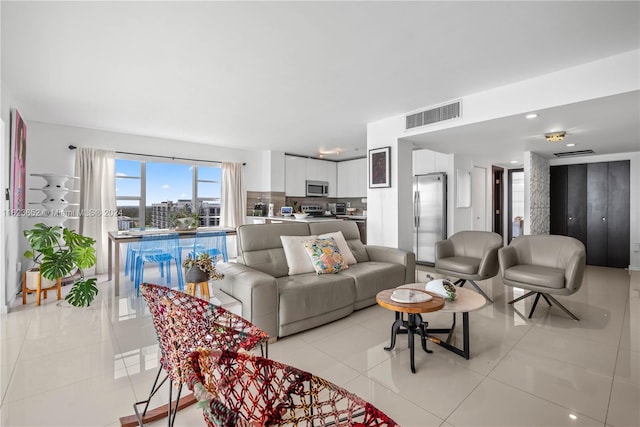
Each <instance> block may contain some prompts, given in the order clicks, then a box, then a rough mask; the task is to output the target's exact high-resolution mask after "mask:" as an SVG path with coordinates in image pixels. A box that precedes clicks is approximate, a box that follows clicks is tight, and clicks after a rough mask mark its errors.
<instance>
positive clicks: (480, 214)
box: [471, 166, 487, 231]
mask: <svg viewBox="0 0 640 427" xmlns="http://www.w3.org/2000/svg"><path fill="white" fill-rule="evenodd" d="M471 212H472V215H473V218H472V221H471V227H472V229H473V230H478V231H487V169H486V168H481V167H478V166H474V167H473V176H472V177H471Z"/></svg>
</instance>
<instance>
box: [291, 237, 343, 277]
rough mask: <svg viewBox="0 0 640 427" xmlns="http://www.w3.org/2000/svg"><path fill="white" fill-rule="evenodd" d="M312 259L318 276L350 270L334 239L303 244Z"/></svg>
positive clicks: (316, 240)
mask: <svg viewBox="0 0 640 427" xmlns="http://www.w3.org/2000/svg"><path fill="white" fill-rule="evenodd" d="M302 244H303V245H304V248H305V249H306V250H307V254H309V258H311V264H313V268H315V270H316V273H318V274H327V273H337V272H338V271H341V270H346V269H347V268H349V266H348V265H347V262H346V261H345V260H344V258H343V257H342V255H340V250H339V249H338V244H337V243H336V240H335V239H334V238H333V237H327V238H324V239H314V240H308V241H306V242H303V243H302Z"/></svg>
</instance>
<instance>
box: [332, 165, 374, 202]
mask: <svg viewBox="0 0 640 427" xmlns="http://www.w3.org/2000/svg"><path fill="white" fill-rule="evenodd" d="M337 197H367V159H355V160H347V161H344V162H340V163H338V194H337Z"/></svg>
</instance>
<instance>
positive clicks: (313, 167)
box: [305, 159, 328, 181]
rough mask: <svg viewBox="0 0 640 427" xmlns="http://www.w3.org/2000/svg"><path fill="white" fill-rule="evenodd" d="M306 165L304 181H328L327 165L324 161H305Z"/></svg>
mask: <svg viewBox="0 0 640 427" xmlns="http://www.w3.org/2000/svg"><path fill="white" fill-rule="evenodd" d="M305 161H306V164H307V174H306V179H310V180H312V181H328V179H327V165H326V164H327V163H328V162H326V161H324V160H317V159H305Z"/></svg>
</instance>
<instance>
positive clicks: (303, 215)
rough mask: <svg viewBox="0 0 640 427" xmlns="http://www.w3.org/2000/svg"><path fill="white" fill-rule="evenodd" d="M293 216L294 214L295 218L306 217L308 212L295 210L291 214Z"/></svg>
mask: <svg viewBox="0 0 640 427" xmlns="http://www.w3.org/2000/svg"><path fill="white" fill-rule="evenodd" d="M293 216H295V217H296V219H305V218H306V217H308V216H309V214H307V213H299V212H296V213H294V214H293Z"/></svg>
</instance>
